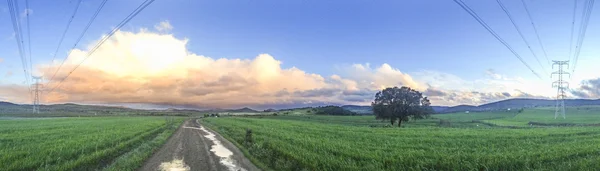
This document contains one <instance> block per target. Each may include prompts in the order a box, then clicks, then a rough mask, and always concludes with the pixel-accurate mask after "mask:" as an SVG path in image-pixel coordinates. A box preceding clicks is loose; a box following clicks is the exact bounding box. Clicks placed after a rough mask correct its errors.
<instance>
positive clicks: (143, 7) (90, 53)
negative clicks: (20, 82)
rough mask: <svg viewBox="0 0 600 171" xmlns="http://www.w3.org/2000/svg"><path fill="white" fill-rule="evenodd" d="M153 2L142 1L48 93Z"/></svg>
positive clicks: (152, 0) (148, 0) (149, 0)
mask: <svg viewBox="0 0 600 171" xmlns="http://www.w3.org/2000/svg"><path fill="white" fill-rule="evenodd" d="M154 1H155V0H146V1H144V2H143V3H142V4H140V6H138V7H137V8H136V9H135V10H134V11H133V12H131V13H130V14H129V15H128V16H127V17H125V19H123V21H121V23H119V24H118V25H117V26H116V27H115V28H114V29H113V30H111V32H110V33H109V34H108V35H106V36H104V37H103V38H102V39H101V40H100V41H98V43H97V44H96V46H94V47H93V48H92V49H91V50H90V51H88V53H87V54H86V57H85V58H83V60H82V61H81V62H80V63H79V64H77V65H76V66H75V68H73V69H72V70H71V71H70V72H69V74H67V76H66V77H64V78H63V79H62V80H61V81H60V82H59V83H58V84H57V85H56V86H54V88H52V89H51V90H50V92H49V93H51V92H53V91H54V90H55V89H56V88H58V87H59V86H60V85H61V84H62V83H63V82H64V81H65V80H66V79H67V78H69V76H71V74H72V73H73V72H74V71H75V70H76V69H77V68H79V66H81V64H83V62H85V61H86V60H87V59H88V58H89V57H90V56H91V55H92V54H94V52H95V51H96V50H97V49H98V48H99V47H100V46H101V45H102V44H104V42H106V40H108V39H109V38H110V37H111V36H112V35H114V34H115V33H116V32H117V31H119V29H121V27H123V26H125V24H127V23H128V22H129V21H131V19H133V18H134V17H135V16H137V15H138V14H139V13H140V12H142V10H144V9H145V8H146V7H148V5H150V4H152V2H154Z"/></svg>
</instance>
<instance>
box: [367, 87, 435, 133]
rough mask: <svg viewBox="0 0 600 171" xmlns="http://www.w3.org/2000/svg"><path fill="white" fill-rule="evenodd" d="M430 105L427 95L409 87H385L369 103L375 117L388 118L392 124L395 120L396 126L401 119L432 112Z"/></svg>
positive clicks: (421, 117) (426, 114)
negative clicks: (424, 95)
mask: <svg viewBox="0 0 600 171" xmlns="http://www.w3.org/2000/svg"><path fill="white" fill-rule="evenodd" d="M430 105H431V103H430V102H429V99H427V97H423V94H421V93H420V92H419V91H417V90H414V89H411V88H409V87H402V88H398V87H393V88H386V89H384V90H382V91H380V92H377V94H375V100H374V101H373V102H372V103H371V106H372V107H373V114H375V118H376V119H381V120H390V123H391V124H392V125H394V122H396V120H397V121H398V127H400V126H401V124H402V121H408V120H409V119H411V118H412V119H423V118H426V117H428V116H429V115H430V114H431V113H433V109H432V108H431V106H430Z"/></svg>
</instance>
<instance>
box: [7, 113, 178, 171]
mask: <svg viewBox="0 0 600 171" xmlns="http://www.w3.org/2000/svg"><path fill="white" fill-rule="evenodd" d="M182 120H183V118H168V120H167V119H165V117H90V118H45V119H41V118H37V119H19V118H9V119H7V118H4V119H2V118H0V163H3V164H4V165H3V166H2V168H1V169H0V170H135V169H137V168H138V167H139V166H141V164H142V162H143V161H144V160H145V159H146V158H147V157H149V156H150V155H151V154H152V152H153V151H154V150H155V149H157V148H159V147H160V146H161V145H162V144H163V143H164V142H165V141H166V140H167V139H168V137H169V136H170V135H171V134H172V133H173V132H174V131H175V128H177V126H178V125H179V124H180V123H181V122H182Z"/></svg>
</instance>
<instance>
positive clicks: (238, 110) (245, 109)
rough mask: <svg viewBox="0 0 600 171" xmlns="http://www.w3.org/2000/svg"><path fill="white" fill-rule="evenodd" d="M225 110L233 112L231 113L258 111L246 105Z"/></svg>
mask: <svg viewBox="0 0 600 171" xmlns="http://www.w3.org/2000/svg"><path fill="white" fill-rule="evenodd" d="M225 112H233V113H257V112H259V111H257V110H254V109H250V108H248V107H245V108H241V109H230V110H225Z"/></svg>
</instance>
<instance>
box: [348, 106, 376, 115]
mask: <svg viewBox="0 0 600 171" xmlns="http://www.w3.org/2000/svg"><path fill="white" fill-rule="evenodd" d="M340 107H342V108H343V109H346V110H349V111H352V112H355V113H358V114H361V115H364V114H373V109H372V108H371V106H358V105H344V106H340Z"/></svg>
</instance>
